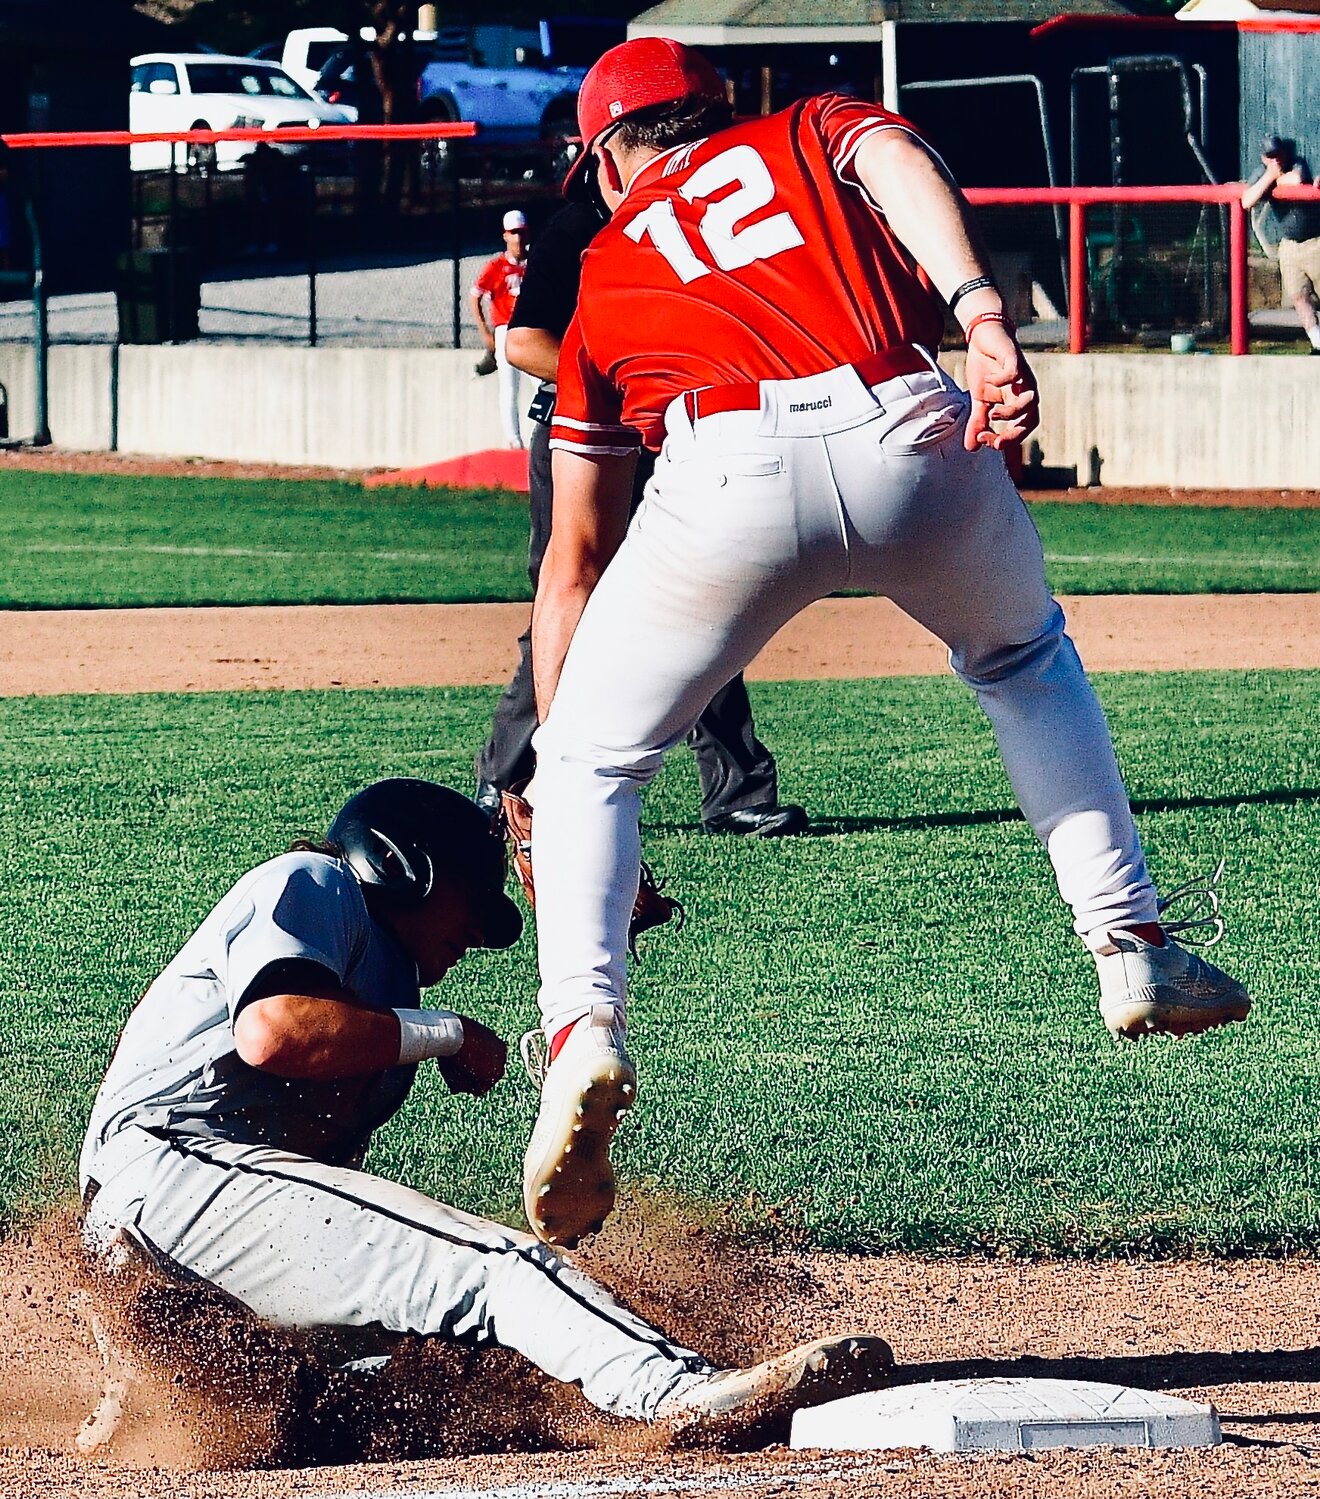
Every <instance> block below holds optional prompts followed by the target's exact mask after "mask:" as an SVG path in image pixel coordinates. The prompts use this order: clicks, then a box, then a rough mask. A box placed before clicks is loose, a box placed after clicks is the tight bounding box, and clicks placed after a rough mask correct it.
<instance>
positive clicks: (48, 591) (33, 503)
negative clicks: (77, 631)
mask: <svg viewBox="0 0 1320 1499" xmlns="http://www.w3.org/2000/svg"><path fill="white" fill-rule="evenodd" d="M987 461H989V460H987ZM1032 514H1033V516H1034V517H1035V520H1036V524H1037V526H1038V527H1039V528H1040V532H1041V536H1042V539H1043V541H1044V544H1045V553H1046V566H1047V570H1048V573H1049V577H1050V581H1051V584H1052V586H1053V587H1054V588H1055V589H1056V590H1058V591H1059V592H1062V593H1220V592H1228V593H1241V592H1253V593H1254V592H1298V591H1305V592H1309V591H1312V590H1315V589H1320V510H1257V509H1245V510H1238V509H1217V508H1210V509H1200V508H1187V507H1160V506H1130V507H1123V506H1114V505H1087V504H1082V505H1072V504H1058V503H1053V504H1049V503H1046V504H1038V505H1034V506H1033V507H1032ZM0 553H2V554H3V556H4V558H5V567H4V572H3V577H0V608H79V607H84V606H86V607H93V608H104V607H114V606H135V605H171V604H279V603H385V602H393V603H399V602H417V603H422V602H438V603H444V602H449V603H460V602H480V601H485V600H496V599H524V598H527V597H529V596H530V595H529V590H528V582H527V571H526V555H527V501H526V498H525V497H524V496H518V495H513V494H508V493H501V492H498V491H490V490H484V491H483V490H418V489H377V490H366V489H363V488H362V487H361V486H360V485H358V484H352V483H332V482H300V481H293V480H288V479H279V480H270V481H262V480H255V479H198V478H193V477H190V476H187V475H183V476H179V477H177V478H154V477H147V476H142V475H136V474H135V475H129V476H125V475H117V474H55V473H36V472H22V471H16V470H10V471H6V472H3V473H0Z"/></svg>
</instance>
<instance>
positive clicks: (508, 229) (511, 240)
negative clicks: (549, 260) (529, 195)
mask: <svg viewBox="0 0 1320 1499" xmlns="http://www.w3.org/2000/svg"><path fill="white" fill-rule="evenodd" d="M526 270H527V219H526V217H525V216H524V214H523V212H522V210H521V209H518V208H511V209H510V210H509V211H508V213H506V214H505V215H504V250H503V252H502V253H501V254H499V255H496V256H494V257H492V258H491V259H490V260H488V261H487V262H486V264H485V265H484V266H482V268H481V274H480V275H479V276H478V277H477V279H476V280H475V281H474V282H473V283H472V313H473V316H474V317H475V318H476V320H477V326H478V328H480V329H481V336H482V338H483V339H484V340H485V344H486V348H487V349H488V350H489V351H490V353H491V354H494V356H495V370H496V373H497V375H498V377H499V383H500V422H501V424H502V426H503V428H504V440H505V442H506V443H507V444H508V445H509V447H511V448H521V447H525V446H526V444H525V443H524V442H523V436H522V420H521V414H520V412H519V410H518V397H519V390H520V387H521V384H522V375H521V373H520V371H519V370H518V369H517V368H516V366H514V365H512V364H510V363H509V359H508V356H507V355H506V354H505V352H504V341H505V339H506V338H507V337H508V333H509V319H510V318H511V317H512V316H513V304H514V303H515V302H516V301H517V300H518V293H519V292H520V291H521V290H522V282H523V275H524V273H525V272H526ZM488 371H489V366H487V372H488Z"/></svg>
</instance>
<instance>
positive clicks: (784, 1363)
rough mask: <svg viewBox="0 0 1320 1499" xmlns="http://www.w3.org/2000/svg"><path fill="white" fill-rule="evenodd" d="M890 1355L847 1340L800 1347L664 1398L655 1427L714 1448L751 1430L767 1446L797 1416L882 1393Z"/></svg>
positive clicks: (869, 1343)
mask: <svg viewBox="0 0 1320 1499" xmlns="http://www.w3.org/2000/svg"><path fill="white" fill-rule="evenodd" d="M893 1371H894V1354H893V1351H892V1349H891V1348H890V1347H889V1344H888V1343H886V1342H885V1341H884V1339H883V1338H872V1337H862V1336H857V1335H846V1336H843V1337H833V1338H819V1339H817V1340H816V1341H815V1342H814V1343H803V1344H802V1346H801V1347H799V1348H793V1349H790V1350H789V1352H788V1353H781V1354H779V1355H778V1357H776V1358H772V1359H767V1360H766V1361H765V1363H763V1364H754V1365H753V1366H752V1367H751V1368H750V1369H720V1370H718V1371H716V1372H715V1373H713V1374H709V1375H707V1376H706V1377H705V1378H704V1379H702V1380H701V1381H700V1383H698V1384H695V1385H688V1386H686V1387H685V1388H684V1389H682V1390H680V1391H678V1392H677V1393H676V1394H673V1395H669V1396H666V1398H665V1399H663V1400H662V1401H661V1402H660V1404H659V1405H658V1406H657V1408H656V1412H655V1420H656V1421H657V1422H660V1423H663V1424H666V1425H669V1426H672V1427H673V1428H674V1430H675V1432H688V1433H694V1434H696V1435H698V1436H709V1437H712V1438H715V1439H717V1440H720V1439H728V1438H730V1437H736V1436H740V1435H743V1434H745V1433H750V1432H751V1431H753V1430H755V1431H756V1432H757V1433H758V1435H759V1434H764V1435H765V1437H766V1439H767V1440H772V1439H773V1437H774V1435H775V1434H776V1428H778V1434H780V1435H782V1432H783V1430H784V1429H786V1427H787V1424H788V1422H789V1420H790V1418H791V1417H792V1415H793V1412H794V1411H799V1410H805V1409H806V1408H807V1407H808V1406H812V1405H824V1404H825V1402H826V1401H827V1400H841V1399H842V1398H843V1397H844V1396H845V1395H860V1394H861V1393H862V1392H863V1391H865V1390H879V1389H883V1388H884V1387H885V1386H886V1385H887V1384H889V1382H890V1379H891V1377H892V1375H893Z"/></svg>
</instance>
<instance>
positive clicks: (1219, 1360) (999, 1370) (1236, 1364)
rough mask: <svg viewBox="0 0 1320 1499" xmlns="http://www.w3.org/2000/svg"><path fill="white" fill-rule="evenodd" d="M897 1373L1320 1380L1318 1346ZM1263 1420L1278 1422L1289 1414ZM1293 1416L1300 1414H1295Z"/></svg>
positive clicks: (1180, 1384)
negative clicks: (1257, 1351)
mask: <svg viewBox="0 0 1320 1499" xmlns="http://www.w3.org/2000/svg"><path fill="white" fill-rule="evenodd" d="M895 1376H896V1378H895V1382H896V1383H898V1384H924V1383H926V1382H927V1381H928V1380H937V1379H938V1380H943V1379H1087V1380H1095V1381H1097V1382H1099V1383H1102V1384H1118V1385H1134V1386H1136V1387H1137V1388H1138V1389H1143V1390H1161V1389H1174V1390H1185V1389H1204V1388H1209V1387H1211V1386H1214V1385H1234V1384H1313V1383H1315V1382H1316V1381H1317V1380H1320V1348H1299V1349H1274V1350H1271V1351H1269V1352H1259V1353H1159V1354H1143V1355H1134V1356H1133V1357H1130V1358H1035V1357H1030V1356H1029V1357H1025V1358H1014V1359H949V1360H946V1361H943V1362H941V1363H932V1364H903V1365H900V1366H899V1368H898V1369H897V1370H896V1371H895ZM1233 1419H1234V1420H1237V1419H1239V1418H1238V1417H1236V1416H1235V1417H1234V1418H1233ZM1259 1419H1260V1420H1261V1421H1265V1420H1269V1421H1278V1420H1287V1419H1289V1417H1286V1416H1269V1417H1264V1416H1262V1417H1260V1418H1259ZM1291 1419H1292V1420H1294V1421H1298V1420H1300V1419H1302V1418H1301V1417H1299V1416H1297V1415H1293V1416H1292V1417H1291ZM1313 1419H1314V1418H1313Z"/></svg>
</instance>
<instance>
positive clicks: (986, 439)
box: [963, 322, 1040, 453]
mask: <svg viewBox="0 0 1320 1499" xmlns="http://www.w3.org/2000/svg"><path fill="white" fill-rule="evenodd" d="M967 389H968V391H969V392H970V394H971V397H972V414H971V416H970V417H968V419H967V430H966V432H965V433H964V434H963V446H964V447H965V448H966V449H967V451H968V452H969V453H974V452H975V451H976V450H977V448H995V449H999V448H1004V447H1007V446H1008V444H1009V443H1011V442H1021V441H1022V439H1023V438H1024V437H1026V436H1027V434H1028V433H1029V432H1034V431H1035V430H1036V428H1037V427H1038V426H1039V425H1040V400H1039V393H1038V391H1037V389H1036V377H1035V375H1034V374H1032V372H1031V366H1030V365H1029V364H1028V363H1027V361H1026V359H1025V358H1023V355H1022V350H1021V349H1020V348H1019V347H1018V343H1017V339H1015V338H1014V337H1013V335H1012V334H1011V333H1010V332H1009V331H1008V329H1007V328H1005V327H1004V325H1003V324H1002V323H993V322H985V323H978V324H977V326H976V328H975V329H974V330H973V333H972V336H971V340H970V341H969V343H968V345H967ZM991 423H994V425H993V426H992V425H991Z"/></svg>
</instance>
